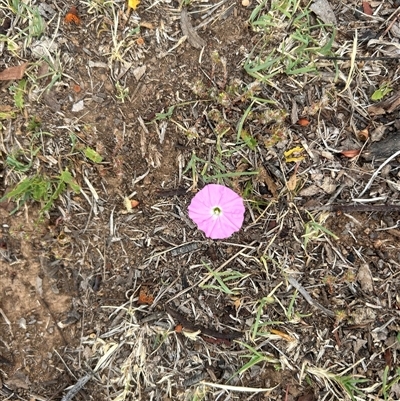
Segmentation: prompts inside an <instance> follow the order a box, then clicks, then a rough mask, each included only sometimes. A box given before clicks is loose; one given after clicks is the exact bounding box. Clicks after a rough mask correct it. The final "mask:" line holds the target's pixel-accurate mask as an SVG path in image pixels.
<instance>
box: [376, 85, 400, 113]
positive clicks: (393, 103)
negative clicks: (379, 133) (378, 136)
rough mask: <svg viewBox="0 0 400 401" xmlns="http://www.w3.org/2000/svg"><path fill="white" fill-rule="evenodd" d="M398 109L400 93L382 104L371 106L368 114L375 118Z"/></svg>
mask: <svg viewBox="0 0 400 401" xmlns="http://www.w3.org/2000/svg"><path fill="white" fill-rule="evenodd" d="M398 107H400V91H399V92H397V93H395V94H394V95H392V96H390V97H388V98H387V99H385V100H382V101H381V102H378V103H375V104H373V105H371V106H369V107H368V113H370V114H371V115H373V116H379V115H381V114H385V113H392V112H393V111H395V110H396V109H397V108H398Z"/></svg>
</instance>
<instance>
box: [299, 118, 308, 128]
mask: <svg viewBox="0 0 400 401" xmlns="http://www.w3.org/2000/svg"><path fill="white" fill-rule="evenodd" d="M297 124H298V125H301V126H302V127H307V125H309V124H310V121H309V120H307V119H306V118H300V119H299V120H298V121H297Z"/></svg>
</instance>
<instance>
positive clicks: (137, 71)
mask: <svg viewBox="0 0 400 401" xmlns="http://www.w3.org/2000/svg"><path fill="white" fill-rule="evenodd" d="M132 72H133V76H134V77H135V78H136V81H139V80H140V78H142V76H143V75H144V73H145V72H146V66H145V65H142V66H140V67H136V68H135V69H134V70H133V71H132Z"/></svg>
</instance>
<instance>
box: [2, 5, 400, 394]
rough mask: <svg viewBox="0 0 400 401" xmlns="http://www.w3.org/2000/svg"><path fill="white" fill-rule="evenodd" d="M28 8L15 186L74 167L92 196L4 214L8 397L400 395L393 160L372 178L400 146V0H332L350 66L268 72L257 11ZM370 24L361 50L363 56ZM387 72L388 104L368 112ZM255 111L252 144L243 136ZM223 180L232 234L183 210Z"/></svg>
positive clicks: (9, 118)
mask: <svg viewBox="0 0 400 401" xmlns="http://www.w3.org/2000/svg"><path fill="white" fill-rule="evenodd" d="M28 3H29V4H28ZM28 3H27V4H28V5H29V6H30V7H31V8H32V10H33V9H38V8H39V9H40V14H41V18H42V19H43V21H44V22H45V27H44V28H43V32H42V33H41V34H40V35H38V36H30V34H28V33H27V32H30V31H29V29H28V28H27V27H29V26H31V25H29V23H28V20H27V19H26V18H24V17H23V16H21V15H19V14H18V13H16V12H15V9H13V7H12V5H10V4H9V2H7V1H2V2H1V9H0V25H1V26H2V27H1V29H2V31H1V34H2V35H3V36H1V38H3V39H2V42H1V43H2V44H3V45H2V47H1V58H0V71H1V70H5V69H6V68H8V67H11V66H15V65H20V64H21V63H22V62H24V61H27V62H28V63H29V64H28V68H27V70H26V75H25V77H28V78H26V81H27V84H26V87H25V89H24V94H23V98H24V104H23V106H22V107H20V108H19V109H18V107H16V98H15V96H14V93H15V82H17V81H15V80H3V81H0V91H1V101H0V112H1V113H3V114H2V120H1V123H2V125H1V126H0V127H2V128H1V135H2V143H1V151H2V186H3V188H2V192H3V193H4V194H6V193H7V192H9V191H11V190H12V189H13V188H14V187H15V185H16V184H17V183H18V182H19V181H20V180H22V179H23V178H24V177H26V176H29V175H34V174H39V173H40V174H42V175H45V176H48V177H51V178H52V179H56V177H57V176H59V174H60V173H61V172H62V171H65V169H68V171H70V172H71V173H72V175H73V179H74V182H75V183H76V184H78V185H79V187H80V191H77V192H76V193H75V192H74V191H73V190H72V189H71V187H69V186H67V188H66V190H65V191H63V192H62V194H61V195H60V197H59V198H58V199H57V200H56V201H55V202H54V205H53V207H52V208H51V209H50V210H49V211H47V212H45V213H44V215H41V214H40V210H41V207H43V204H42V205H40V203H39V202H33V201H28V202H27V203H25V204H24V205H23V206H21V207H20V209H19V210H18V211H17V212H16V213H14V214H10V212H12V211H13V210H14V209H15V208H16V207H17V206H18V203H17V202H16V200H15V199H12V200H11V202H9V201H8V200H3V202H2V203H1V205H0V206H1V208H0V217H1V223H2V234H1V240H0V250H1V256H2V257H1V260H0V280H1V293H0V308H1V310H0V312H1V317H0V386H2V391H1V393H0V397H3V399H6V398H7V397H10V399H13V397H14V398H17V399H23V400H50V399H52V400H60V399H62V397H63V396H64V397H65V398H63V399H64V400H71V399H74V400H123V399H127V400H169V399H171V400H186V399H187V400H199V399H206V400H215V399H221V400H227V399H235V400H245V399H252V400H288V401H290V400H297V401H306V400H310V401H311V400H334V399H335V400H336V399H343V400H344V399H350V398H349V397H350V396H351V395H353V396H354V397H356V398H357V399H371V400H379V399H382V400H383V399H393V400H395V399H399V398H400V386H399V384H398V380H399V378H400V374H399V372H398V371H396V365H397V366H398V364H399V349H400V344H399V333H400V324H399V320H400V319H399V318H400V298H399V297H400V296H399V290H400V268H399V264H400V247H399V245H398V244H399V239H400V226H399V224H398V222H399V221H400V215H399V205H400V203H399V163H398V161H399V158H398V157H397V158H396V157H394V158H392V159H391V160H390V161H389V162H388V163H387V165H386V166H384V167H383V168H382V169H381V170H379V171H378V168H379V167H380V166H381V165H382V163H383V162H384V161H385V160H387V158H388V157H390V156H391V155H392V154H394V153H395V152H396V151H398V150H399V149H398V145H396V144H397V142H396V141H397V140H396V138H395V135H396V133H398V129H399V121H400V118H399V117H400V116H399V111H398V108H397V106H396V104H397V103H398V98H399V96H398V93H399V91H400V87H399V83H398V80H397V81H396V79H397V78H398V77H399V67H398V57H399V50H398V49H399V39H398V37H399V36H398V35H397V33H398V32H397V33H396V32H395V31H393V29H394V28H396V27H398V26H399V25H398V22H396V24H397V25H396V24H394V25H392V30H388V29H387V28H388V27H389V25H390V24H391V23H392V22H393V21H396V16H397V15H398V14H396V6H398V5H396V4H395V3H396V2H391V1H388V2H384V3H385V4H381V3H382V2H370V5H371V6H372V10H373V12H374V13H375V14H374V16H368V15H366V16H365V15H362V13H361V14H360V10H361V11H363V9H362V7H361V8H360V6H361V4H360V3H361V2H356V1H350V0H349V1H332V2H331V6H332V8H333V10H334V13H335V15H336V19H337V21H336V24H337V27H338V33H337V36H336V38H335V44H334V46H333V50H334V51H335V55H336V56H339V57H343V59H341V60H331V59H324V60H322V61H321V62H320V64H319V69H320V73H319V74H311V73H310V74H300V73H299V74H297V75H294V76H291V75H287V74H286V75H285V74H278V75H276V76H275V77H274V78H273V79H272V80H270V81H269V83H268V82H267V83H265V82H261V83H259V84H254V82H255V80H254V77H251V76H250V75H249V74H247V73H246V72H245V71H244V69H243V65H244V62H245V60H246V59H247V58H248V57H249V55H250V54H251V51H252V49H259V48H257V46H259V44H260V40H261V38H262V33H260V32H255V31H254V30H252V29H251V26H250V25H249V22H248V21H249V18H250V16H251V14H252V12H253V10H254V9H255V7H256V6H257V4H258V3H253V2H250V5H248V6H247V5H246V6H243V5H242V4H241V3H237V2H234V1H230V0H229V1H224V2H221V3H216V2H213V1H209V2H200V1H199V2H197V1H195V2H193V3H191V4H190V5H189V7H188V9H187V10H188V12H189V15H190V18H189V22H188V24H189V25H186V27H183V26H184V25H185V22H182V21H183V20H184V17H182V10H181V7H180V5H179V3H178V2H174V1H172V2H167V1H165V2H162V1H160V2H153V4H151V2H148V1H143V2H142V3H141V4H140V5H139V7H138V8H137V9H136V10H131V12H130V13H128V12H127V7H126V4H125V2H118V1H116V2H108V3H107V2H101V1H88V2H81V3H80V4H77V12H76V14H77V15H78V16H79V18H80V23H79V24H74V23H73V22H68V21H65V16H66V15H67V13H68V12H69V11H70V8H69V7H70V6H71V5H70V4H64V3H62V4H60V3H55V2H54V3H53V2H52V1H46V2H42V3H40V2H35V1H32V2H28ZM300 4H301V7H303V6H305V4H302V3H301V2H300ZM213 5H216V7H215V8H212V6H213ZM270 6H271V5H270V2H266V4H265V9H267V10H268V9H269V7H270ZM357 10H358V11H357ZM20 11H21V10H20ZM22 11H24V12H26V13H29V12H30V11H29V10H28V11H27V10H26V9H23V10H22ZM22 11H21V12H22ZM364 11H365V12H366V11H367V10H366V9H364ZM397 11H398V9H397ZM74 13H75V11H74V12H72V14H73V15H74ZM367 14H368V13H367ZM312 18H313V21H314V22H315V15H313V16H312ZM7 21H10V22H11V24H9V23H8V22H7ZM200 24H203V25H204V26H203V27H202V28H200V29H197V34H198V35H199V36H198V37H196V36H195V35H194V34H193V32H194V30H193V28H192V25H193V26H199V25H200ZM393 27H394V28H393ZM24 29H25V31H24ZM185 29H186V30H187V29H189V36H190V35H194V36H192V37H191V38H188V39H187V40H186V41H180V39H181V38H182V36H183V34H182V30H185ZM288 29H289V28H288ZM397 29H399V28H397ZM356 31H357V35H358V38H359V42H358V47H357V57H360V58H361V57H367V58H366V59H362V60H361V59H360V60H358V61H356V62H354V63H353V62H352V61H351V57H350V56H351V54H352V45H353V41H354V35H355V32H356ZM21 32H22V33H21ZM184 33H186V35H188V33H187V31H186V32H184ZM396 35H397V36H396ZM5 37H7V38H8V39H7V40H6V39H4V38H5ZM15 38H16V39H15ZM199 38H200V40H201V44H204V47H202V46H201V45H200V46H198V43H197V42H196V41H198V40H199ZM14 39H15V40H14ZM280 40H281V38H280V36H279V35H278V34H276V35H271V37H270V39H269V41H268V42H267V45H266V47H265V49H264V50H263V51H266V52H272V51H273V49H274V48H276V47H277V46H278V44H279V43H280ZM374 40H375V42H374ZM202 41H204V43H203V42H202ZM275 42H276V43H275ZM13 46H15V47H13ZM371 56H372V57H371ZM378 56H380V57H383V58H382V59H379V58H378ZM388 56H390V57H397V59H395V60H393V59H391V60H388V59H385V58H384V57H388ZM368 57H369V58H368ZM371 58H372V60H371ZM338 72H339V73H338ZM349 76H350V77H351V78H352V79H351V82H350V81H348V82H347V79H348V77H349ZM385 83H390V86H391V88H392V92H391V94H390V95H391V96H394V97H393V98H392V100H391V101H390V102H389V104H386V105H385V104H384V105H382V108H381V109H379V110H378V111H377V107H376V108H375V109H371V108H369V106H371V105H372V104H373V102H372V101H371V99H370V96H371V94H372V93H373V92H374V91H375V90H376V89H378V88H380V87H382V85H383V84H385ZM13 85H14V86H13ZM252 85H254V86H252ZM13 88H14V89H13ZM249 88H253V89H249ZM124 90H125V92H124ZM13 91H14V92H13ZM250 92H251V93H250ZM252 95H256V97H257V98H262V99H268V100H271V101H273V102H274V104H270V105H266V104H265V103H263V102H258V103H254V104H253V103H251V100H252V99H253V98H252V97H251V96H252ZM396 95H397V98H396ZM396 102H397V103H396ZM250 104H252V105H253V106H254V107H253V108H252V109H251V110H250V109H249V106H250ZM174 105H175V106H176V107H175V109H174V110H173V114H172V115H167V116H162V115H160V114H157V113H167V114H168V110H169V108H170V107H171V106H174ZM378 106H379V105H378ZM249 110H250V112H249V114H248V116H247V117H248V118H247V120H245V122H244V127H245V128H246V130H247V132H249V133H250V134H251V136H252V138H253V139H254V140H255V141H256V145H255V146H248V147H247V146H244V145H243V142H242V145H238V138H237V134H236V133H237V130H238V124H239V122H240V121H241V119H242V117H243V115H244V113H245V112H248V111H249ZM382 110H383V112H382ZM14 111H15V114H11V113H14ZM171 111H172V110H171ZM301 118H303V119H304V122H302V120H301ZM299 119H300V120H299ZM379 133H382V134H383V135H381V137H379V138H377V136H378V135H379ZM373 135H375V138H372V140H374V142H372V140H371V136H373ZM243 138H244V137H242V139H243ZM387 138H389V139H387ZM239 139H240V138H239ZM365 139H368V140H367V141H366V142H365ZM385 140H386V141H389V142H387V143H389V145H387V146H384V147H383V148H382V146H381V147H379V146H378V147H377V144H379V143H380V144H382V143H384V142H383V141H385ZM371 142H372V144H371ZM297 146H299V147H302V148H303V150H302V152H303V153H302V156H304V158H303V159H302V160H301V159H297V163H296V160H295V162H289V161H288V160H287V157H286V158H285V156H284V152H285V151H287V150H289V149H293V148H295V147H297ZM374 146H375V148H374ZM388 148H389V153H387V152H386V153H385V149H386V151H387V150H388ZM32 149H39V150H38V152H37V153H32ZM85 149H86V150H87V149H90V150H92V151H95V152H97V153H94V154H96V155H100V156H101V157H102V161H101V162H95V161H94V160H93V157H85ZM360 149H362V151H361V153H360V152H359V150H360ZM382 149H383V150H382ZM349 151H355V153H353V154H349V153H346V152H349ZM299 152H300V153H301V151H299ZM10 155H14V156H15V159H16V160H19V161H20V162H21V163H23V165H24V166H27V165H28V164H29V162H32V164H31V165H30V166H29V168H27V169H26V170H25V171H22V170H23V168H22V169H21V168H20V169H19V170H18V168H15V164H14V168H13V166H12V165H10V161H9V159H8V157H9V156H10ZM86 156H87V154H86ZM350 156H351V157H350ZM196 158H197V159H196ZM221 166H222V167H221ZM377 171H378V173H377V174H376V176H373V174H374V173H375V172H377ZM252 172H253V173H254V172H257V174H254V175H251V173H252ZM248 173H250V174H248ZM208 182H220V183H222V182H224V183H225V184H226V185H228V186H230V187H231V188H233V189H235V190H236V191H237V192H238V193H240V194H242V195H243V196H244V198H245V199H246V208H247V211H246V217H245V223H244V226H243V228H242V230H241V231H240V232H238V233H236V234H234V235H233V236H232V237H231V238H229V239H227V240H224V241H213V240H210V239H207V238H205V237H204V235H203V234H202V233H201V232H200V231H199V230H197V229H196V226H195V225H194V223H193V222H192V221H191V220H190V219H189V218H188V214H187V206H188V204H189V202H190V200H191V198H192V197H193V195H194V194H195V193H196V192H197V190H198V189H199V188H201V187H202V186H203V185H204V184H205V183H208ZM128 198H129V199H128ZM355 199H356V200H358V201H354V200H355ZM131 201H132V202H131ZM134 201H138V205H136V202H134ZM127 203H128V204H129V205H131V206H133V208H132V209H130V208H129V207H127ZM209 269H211V270H209ZM210 271H211V272H213V273H212V274H211V273H210ZM229 271H231V272H232V275H233V276H234V277H233V278H232V279H231V281H229V280H228V278H229V276H218V273H221V272H229ZM221 277H222V279H224V278H227V277H228V278H227V281H226V284H227V286H228V288H226V287H225V290H223V288H221V285H220V284H221V281H218V280H217V278H218V279H219V280H221ZM211 284H212V285H213V287H207V285H211ZM246 364H248V365H246ZM385 374H386V375H387V382H391V383H392V384H393V385H391V386H390V387H388V388H386V390H385V387H384V380H385ZM357 380H360V381H359V382H357ZM71 386H75V387H74V389H75V390H77V391H76V392H74V391H73V392H72V393H68V395H67V392H68V389H69V388H70V387H71ZM355 386H357V387H358V388H359V389H360V391H359V392H357V391H355V390H354V387H355ZM385 397H386V398H385ZM7 399H8V398H7Z"/></svg>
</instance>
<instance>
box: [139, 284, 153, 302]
mask: <svg viewBox="0 0 400 401" xmlns="http://www.w3.org/2000/svg"><path fill="white" fill-rule="evenodd" d="M153 301H154V297H153V296H152V295H151V294H149V289H148V288H147V287H142V288H140V291H139V299H138V304H139V305H151V304H152V303H153Z"/></svg>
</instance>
